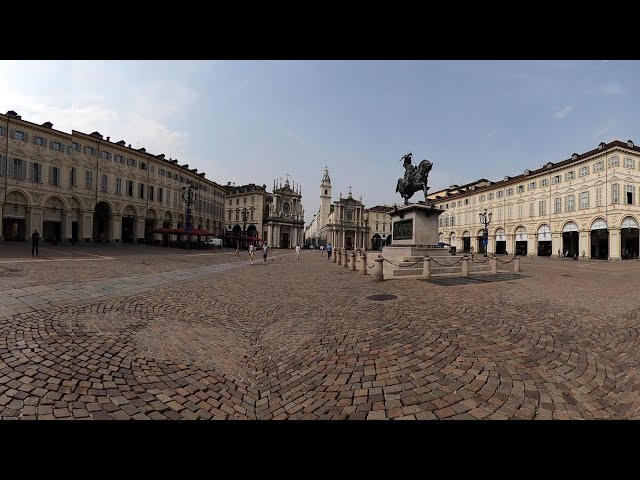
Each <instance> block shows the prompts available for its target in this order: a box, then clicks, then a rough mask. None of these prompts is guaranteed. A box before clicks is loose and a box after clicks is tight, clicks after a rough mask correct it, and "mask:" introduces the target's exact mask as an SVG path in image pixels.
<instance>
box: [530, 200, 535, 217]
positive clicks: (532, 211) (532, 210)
mask: <svg viewBox="0 0 640 480" xmlns="http://www.w3.org/2000/svg"><path fill="white" fill-rule="evenodd" d="M534 213H535V212H534V206H533V202H530V203H529V216H530V217H533V214H534Z"/></svg>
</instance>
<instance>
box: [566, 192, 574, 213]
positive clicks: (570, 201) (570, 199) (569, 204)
mask: <svg viewBox="0 0 640 480" xmlns="http://www.w3.org/2000/svg"><path fill="white" fill-rule="evenodd" d="M564 210H565V212H573V211H574V210H575V196H574V195H567V197H566V200H565V205H564Z"/></svg>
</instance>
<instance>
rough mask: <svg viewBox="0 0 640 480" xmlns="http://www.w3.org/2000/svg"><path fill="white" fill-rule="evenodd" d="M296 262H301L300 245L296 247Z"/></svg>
mask: <svg viewBox="0 0 640 480" xmlns="http://www.w3.org/2000/svg"><path fill="white" fill-rule="evenodd" d="M296 260H300V245H296Z"/></svg>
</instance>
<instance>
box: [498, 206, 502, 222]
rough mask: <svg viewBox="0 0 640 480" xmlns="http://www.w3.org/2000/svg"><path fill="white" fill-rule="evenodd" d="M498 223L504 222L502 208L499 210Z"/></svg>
mask: <svg viewBox="0 0 640 480" xmlns="http://www.w3.org/2000/svg"><path fill="white" fill-rule="evenodd" d="M498 221H499V222H501V221H502V209H501V208H499V209H498Z"/></svg>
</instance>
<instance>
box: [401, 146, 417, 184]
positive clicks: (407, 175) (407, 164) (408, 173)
mask: <svg viewBox="0 0 640 480" xmlns="http://www.w3.org/2000/svg"><path fill="white" fill-rule="evenodd" d="M411 155H412V153H411V152H409V153H407V154H406V155H405V156H404V157H402V160H403V161H404V163H403V165H404V181H405V185H410V184H411V181H412V179H413V175H414V174H415V173H416V167H414V166H413V165H412V164H411Z"/></svg>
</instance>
